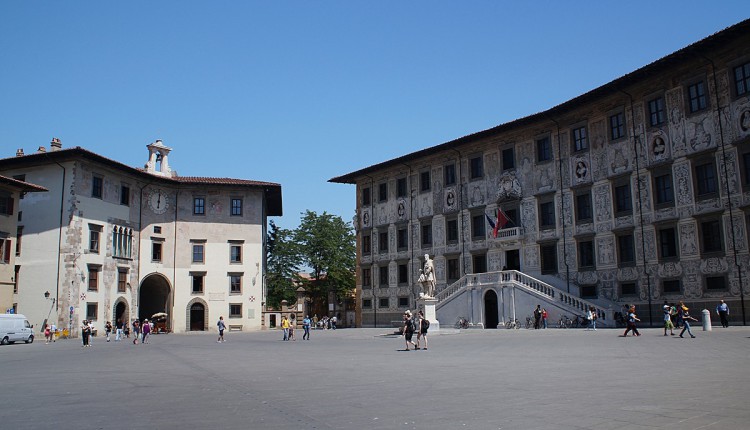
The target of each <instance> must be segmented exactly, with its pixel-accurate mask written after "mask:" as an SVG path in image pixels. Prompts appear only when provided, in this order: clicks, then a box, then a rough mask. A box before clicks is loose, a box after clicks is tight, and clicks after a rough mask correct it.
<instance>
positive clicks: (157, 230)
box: [154, 225, 161, 234]
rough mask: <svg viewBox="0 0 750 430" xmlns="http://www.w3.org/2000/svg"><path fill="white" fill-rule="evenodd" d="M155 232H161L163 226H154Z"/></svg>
mask: <svg viewBox="0 0 750 430" xmlns="http://www.w3.org/2000/svg"><path fill="white" fill-rule="evenodd" d="M154 234H161V227H160V226H158V225H155V226H154Z"/></svg>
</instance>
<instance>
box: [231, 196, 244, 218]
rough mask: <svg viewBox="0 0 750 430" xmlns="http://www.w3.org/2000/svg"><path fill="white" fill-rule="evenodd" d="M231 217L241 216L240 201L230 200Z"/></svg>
mask: <svg viewBox="0 0 750 430" xmlns="http://www.w3.org/2000/svg"><path fill="white" fill-rule="evenodd" d="M232 216H242V199H232Z"/></svg>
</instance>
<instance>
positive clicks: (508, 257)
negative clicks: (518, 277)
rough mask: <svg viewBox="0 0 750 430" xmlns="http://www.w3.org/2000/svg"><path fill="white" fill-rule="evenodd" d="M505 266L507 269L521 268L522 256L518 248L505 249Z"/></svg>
mask: <svg viewBox="0 0 750 430" xmlns="http://www.w3.org/2000/svg"><path fill="white" fill-rule="evenodd" d="M505 268H506V269H507V270H519V271H520V270H521V256H520V254H519V252H518V250H517V249H511V250H508V251H505Z"/></svg>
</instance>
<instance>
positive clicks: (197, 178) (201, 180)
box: [171, 176, 279, 187]
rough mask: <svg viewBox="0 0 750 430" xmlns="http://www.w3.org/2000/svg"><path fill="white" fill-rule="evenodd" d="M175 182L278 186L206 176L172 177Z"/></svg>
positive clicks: (271, 183)
mask: <svg viewBox="0 0 750 430" xmlns="http://www.w3.org/2000/svg"><path fill="white" fill-rule="evenodd" d="M171 179H172V180H175V181H177V182H182V183H188V184H210V185H249V186H258V187H267V186H271V187H274V186H279V184H276V183H273V182H262V181H252V180H249V179H234V178H211V177H206V176H174V177H172V178H171Z"/></svg>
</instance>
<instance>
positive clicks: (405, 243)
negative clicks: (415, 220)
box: [396, 227, 409, 251]
mask: <svg viewBox="0 0 750 430" xmlns="http://www.w3.org/2000/svg"><path fill="white" fill-rule="evenodd" d="M396 242H397V246H398V250H399V251H403V250H405V249H407V248H408V247H409V235H408V232H407V229H406V228H405V227H404V228H400V229H398V230H397V231H396Z"/></svg>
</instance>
